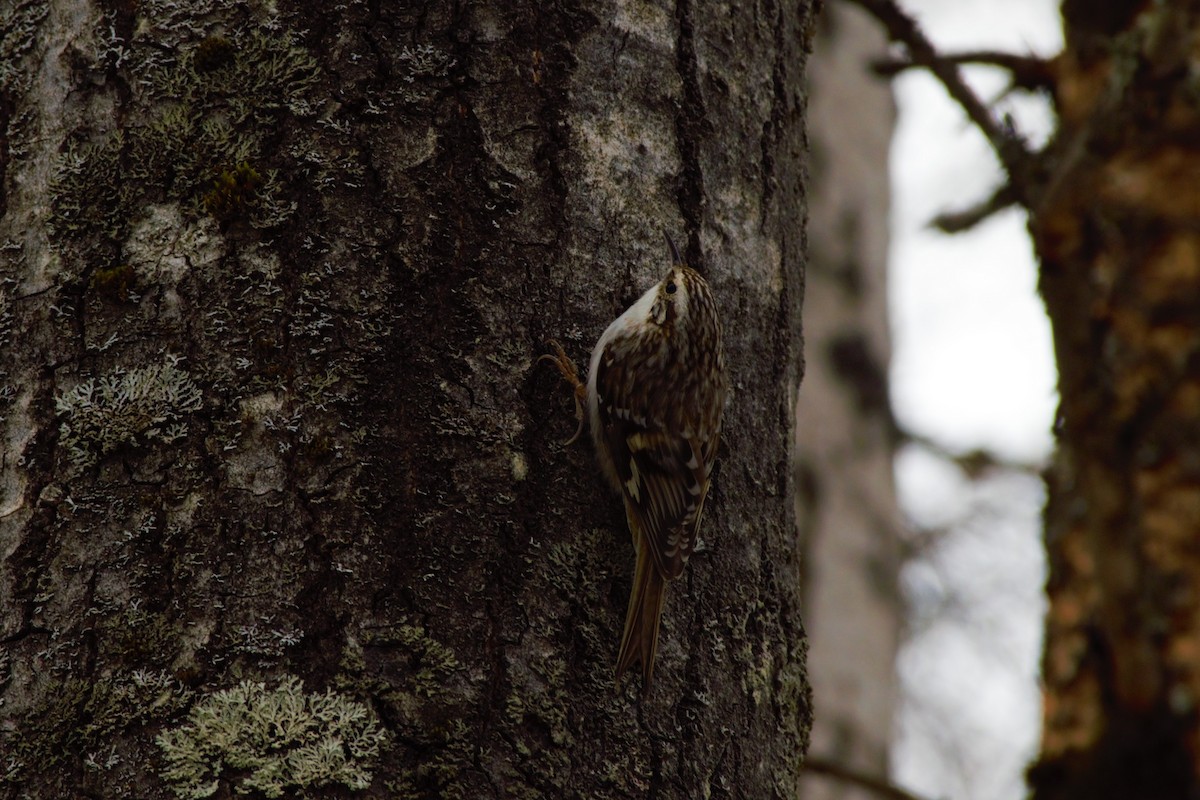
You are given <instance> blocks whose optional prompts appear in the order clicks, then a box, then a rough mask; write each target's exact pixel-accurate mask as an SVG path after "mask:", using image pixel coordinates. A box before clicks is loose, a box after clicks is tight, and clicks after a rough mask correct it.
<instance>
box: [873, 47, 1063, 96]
mask: <svg viewBox="0 0 1200 800" xmlns="http://www.w3.org/2000/svg"><path fill="white" fill-rule="evenodd" d="M935 58H936V59H937V60H938V61H943V62H945V63H947V64H953V65H956V66H962V65H963V64H980V65H983V66H987V67H999V68H1000V69H1003V70H1007V71H1008V73H1009V74H1010V75H1011V76H1012V88H1016V89H1023V90H1025V91H1035V90H1037V89H1046V88H1049V87H1051V86H1053V85H1054V76H1053V73H1052V72H1051V71H1050V62H1048V61H1046V59H1044V58H1038V57H1037V56H1019V55H1016V54H1015V53H1004V52H1001V51H999V50H968V51H966V52H962V53H943V54H941V55H937V56H935ZM930 66H932V65H931V64H927V63H925V62H923V61H920V60H918V59H917V58H915V57H912V58H907V59H902V58H878V59H876V60H875V61H872V62H871V68H872V69H873V70H875V74H876V75H881V76H883V77H885V78H891V77H893V76H895V75H898V74H899V73H901V72H903V71H904V70H906V69H912V68H914V67H930Z"/></svg>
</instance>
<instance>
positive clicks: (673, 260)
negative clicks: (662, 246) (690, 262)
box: [663, 231, 683, 267]
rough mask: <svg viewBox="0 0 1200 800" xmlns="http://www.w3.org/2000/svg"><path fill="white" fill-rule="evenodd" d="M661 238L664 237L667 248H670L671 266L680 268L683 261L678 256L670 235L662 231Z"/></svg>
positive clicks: (677, 250) (677, 249)
mask: <svg viewBox="0 0 1200 800" xmlns="http://www.w3.org/2000/svg"><path fill="white" fill-rule="evenodd" d="M663 236H664V237H666V240H667V247H669V248H671V265H672V266H677V267H682V266H683V259H682V258H681V257H680V255H679V248H678V247H676V246H675V242H673V241H672V240H671V234H669V233H667V232H666V231H663Z"/></svg>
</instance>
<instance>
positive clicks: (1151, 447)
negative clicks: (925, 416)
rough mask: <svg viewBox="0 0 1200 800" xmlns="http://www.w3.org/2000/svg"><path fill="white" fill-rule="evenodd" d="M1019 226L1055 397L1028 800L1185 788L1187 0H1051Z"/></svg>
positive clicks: (1193, 370) (1191, 138) (1192, 355)
mask: <svg viewBox="0 0 1200 800" xmlns="http://www.w3.org/2000/svg"><path fill="white" fill-rule="evenodd" d="M1063 18H1064V22H1065V25H1066V50H1065V52H1064V53H1062V54H1061V55H1060V56H1059V57H1058V58H1057V60H1056V61H1055V69H1056V73H1055V78H1056V85H1055V91H1056V101H1057V103H1058V108H1059V114H1060V130H1059V132H1058V134H1057V137H1056V143H1055V146H1054V149H1053V150H1052V151H1051V152H1052V153H1053V154H1054V158H1053V160H1052V162H1051V163H1050V167H1051V168H1050V171H1049V174H1048V180H1047V187H1046V190H1045V192H1044V193H1043V195H1042V197H1041V199H1040V202H1039V204H1038V207H1035V208H1034V209H1033V210H1034V212H1035V215H1034V216H1033V218H1032V220H1031V228H1032V231H1033V234H1034V239H1035V243H1036V246H1037V251H1038V255H1039V257H1040V258H1041V262H1042V274H1041V289H1042V293H1043V295H1044V297H1045V299H1046V305H1047V309H1048V311H1049V313H1050V317H1051V319H1052V321H1053V325H1054V337H1055V348H1056V351H1057V356H1058V364H1059V371H1060V378H1059V387H1060V392H1061V395H1062V405H1061V408H1060V410H1059V419H1058V423H1057V425H1056V429H1057V434H1058V451H1057V453H1056V456H1055V459H1054V463H1053V466H1052V467H1051V469H1050V470H1049V473H1048V475H1047V484H1048V489H1049V498H1048V504H1047V508H1046V544H1047V550H1048V553H1049V563H1050V578H1049V585H1048V592H1049V599H1050V609H1049V616H1048V619H1047V626H1046V654H1045V663H1044V673H1045V720H1044V732H1043V742H1042V752H1041V756H1040V758H1039V761H1038V763H1037V764H1036V765H1035V766H1034V768H1033V769H1032V770H1031V773H1030V778H1031V783H1032V786H1033V788H1034V797H1035V798H1038V800H1049V799H1050V798H1084V797H1086V798H1090V800H1102V799H1103V798H1110V797H1111V798H1129V797H1138V798H1184V797H1195V796H1197V795H1198V794H1200V780H1198V779H1200V767H1198V765H1200V752H1197V750H1198V747H1200V740H1198V737H1197V730H1198V729H1197V724H1198V714H1197V698H1200V668H1198V662H1197V657H1196V652H1197V646H1198V645H1200V615H1197V613H1196V609H1197V603H1198V598H1200V550H1198V549H1197V548H1196V541H1197V538H1196V535H1197V524H1198V522H1200V461H1198V460H1197V457H1196V453H1197V448H1198V446H1200V379H1198V375H1200V373H1198V371H1197V367H1198V365H1200V345H1198V342H1200V337H1198V336H1197V327H1198V323H1200V317H1198V316H1197V308H1200V305H1198V304H1200V236H1198V235H1197V223H1200V202H1198V198H1200V194H1198V193H1197V184H1196V175H1197V174H1200V146H1198V144H1197V143H1198V142H1200V138H1198V136H1200V113H1197V107H1196V104H1195V102H1194V96H1195V92H1194V88H1195V87H1194V78H1193V76H1192V70H1193V67H1192V65H1193V60H1194V55H1193V53H1194V44H1193V43H1194V40H1195V36H1196V33H1197V31H1198V30H1200V9H1198V8H1197V4H1196V3H1194V2H1189V3H1166V4H1144V3H1134V2H1105V3H1078V2H1070V0H1068V2H1065V3H1064V5H1063Z"/></svg>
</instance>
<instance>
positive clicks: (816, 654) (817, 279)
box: [796, 3, 904, 800]
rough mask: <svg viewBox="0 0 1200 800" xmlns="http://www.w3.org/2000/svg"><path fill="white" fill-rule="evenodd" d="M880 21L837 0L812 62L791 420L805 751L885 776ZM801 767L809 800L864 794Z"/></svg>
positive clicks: (888, 714) (884, 153)
mask: <svg viewBox="0 0 1200 800" xmlns="http://www.w3.org/2000/svg"><path fill="white" fill-rule="evenodd" d="M885 48H886V40H885V38H884V35H883V32H882V31H881V30H880V28H879V25H878V24H877V23H875V22H874V21H873V20H872V19H870V18H869V17H868V16H867V15H866V14H865V13H864V12H862V11H861V10H860V9H858V8H854V7H851V6H846V5H843V4H840V3H835V4H832V5H830V6H829V7H827V9H826V10H825V12H824V14H823V15H822V18H821V24H820V26H819V30H818V34H817V41H816V46H815V48H814V51H813V57H812V59H811V61H810V68H809V91H810V101H811V102H810V104H809V131H810V138H811V141H812V153H813V156H812V163H813V166H812V169H811V184H810V185H811V187H812V188H811V192H810V203H809V205H810V209H811V215H810V234H809V240H810V243H811V257H810V259H809V269H808V274H807V281H806V291H805V298H806V305H805V314H804V336H805V344H806V347H807V352H808V353H809V355H810V358H809V361H808V366H807V369H806V371H805V376H804V391H803V392H802V393H801V395H800V401H799V405H798V407H797V417H796V442H797V462H798V468H799V476H800V477H799V481H798V485H799V487H800V489H801V491H800V492H799V493H798V495H797V509H796V513H797V515H798V518H799V520H800V530H801V532H802V535H803V546H804V564H805V568H804V574H805V577H804V605H805V613H804V619H805V624H806V627H807V629H808V632H809V636H810V643H811V650H810V656H809V677H810V678H811V680H812V684H813V693H814V696H815V697H816V707H817V714H816V722H815V724H814V726H813V742H812V749H811V751H810V755H811V756H812V757H814V758H818V759H820V760H821V761H822V762H823V763H825V764H829V765H836V766H837V767H840V768H843V769H845V770H847V771H850V772H856V773H859V774H862V775H869V776H871V777H874V778H876V779H881V780H886V778H887V770H888V748H889V745H890V741H891V732H892V728H893V716H894V712H895V708H896V703H897V682H896V665H895V660H896V651H897V647H898V641H899V634H900V630H901V627H902V625H903V616H904V615H903V603H902V602H901V599H900V596H899V591H898V588H897V583H898V572H899V569H900V560H901V559H900V543H899V539H898V536H897V533H898V531H899V530H900V519H899V516H900V515H899V509H898V508H897V505H896V497H895V493H894V490H893V485H892V458H893V455H894V449H895V437H894V436H893V430H894V425H893V424H892V419H891V414H890V410H889V406H888V394H887V360H888V354H889V350H890V348H889V337H888V328H887V307H886V304H887V296H886V290H887V284H886V270H887V221H888V199H889V187H890V184H889V179H888V168H887V159H888V149H889V147H890V144H891V136H892V128H893V123H894V120H895V106H894V103H893V102H892V95H891V89H890V87H889V86H888V85H887V84H886V83H884V82H883V81H881V80H880V79H879V78H878V77H877V76H875V75H873V74H871V73H870V72H869V70H868V62H869V61H870V59H872V58H875V57H878V56H880V55H882V54H883V53H884V52H885ZM874 796H875V795H874V794H872V793H870V792H868V791H867V790H865V789H861V788H855V787H853V786H851V785H849V784H848V783H846V782H844V781H840V780H838V781H835V780H832V779H830V778H827V777H808V778H806V779H805V783H804V797H806V798H808V799H809V800H817V799H818V798H863V799H864V800H865V798H873V797H874Z"/></svg>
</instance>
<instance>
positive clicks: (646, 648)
mask: <svg viewBox="0 0 1200 800" xmlns="http://www.w3.org/2000/svg"><path fill="white" fill-rule="evenodd" d="M665 590H666V584H665V582H664V581H663V577H662V575H659V574H658V568H657V567H656V566H655V565H654V558H653V557H651V555H650V554H649V553H648V552H647V551H646V545H645V544H643V545H642V546H640V547H639V548H638V555H637V570H636V572H635V573H634V576H633V591H632V592H631V593H630V595H629V610H628V611H627V612H626V613H625V634H624V635H623V636H622V637H621V651H620V653H619V654H618V655H617V685H618V686H620V684H621V676H622V675H624V674H625V670H627V669H629V667H631V666H633V665H634V664H635V663H638V662H640V663H641V665H642V692H643V694H644V693H645V692H646V691H647V690H648V689H649V688H650V678H651V677H652V676H653V675H654V655H655V654H656V653H657V652H658V621H659V618H660V617H661V616H662V607H663V598H664V597H665V596H666V591H665Z"/></svg>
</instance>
